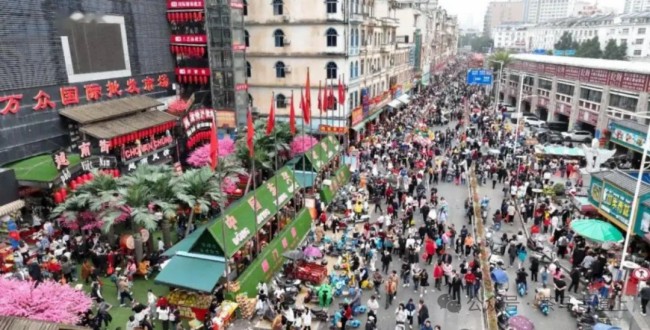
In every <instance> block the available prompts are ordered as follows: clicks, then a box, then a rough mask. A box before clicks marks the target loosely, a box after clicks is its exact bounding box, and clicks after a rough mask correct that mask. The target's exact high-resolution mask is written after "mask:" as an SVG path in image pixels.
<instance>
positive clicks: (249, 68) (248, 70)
mask: <svg viewBox="0 0 650 330" xmlns="http://www.w3.org/2000/svg"><path fill="white" fill-rule="evenodd" d="M251 75H252V69H251V62H248V61H246V77H248V78H250V77H251Z"/></svg>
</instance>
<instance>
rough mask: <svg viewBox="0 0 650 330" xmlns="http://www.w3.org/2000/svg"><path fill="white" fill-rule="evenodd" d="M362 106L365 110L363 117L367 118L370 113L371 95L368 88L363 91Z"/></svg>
mask: <svg viewBox="0 0 650 330" xmlns="http://www.w3.org/2000/svg"><path fill="white" fill-rule="evenodd" d="M361 106H362V108H363V117H364V118H365V117H367V116H368V114H369V112H370V93H369V92H368V89H367V88H362V89H361Z"/></svg>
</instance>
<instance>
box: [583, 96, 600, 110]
mask: <svg viewBox="0 0 650 330" xmlns="http://www.w3.org/2000/svg"><path fill="white" fill-rule="evenodd" d="M578 108H580V109H583V110H588V111H592V112H595V113H599V112H600V102H599V103H596V102H593V101H588V100H583V99H580V100H578Z"/></svg>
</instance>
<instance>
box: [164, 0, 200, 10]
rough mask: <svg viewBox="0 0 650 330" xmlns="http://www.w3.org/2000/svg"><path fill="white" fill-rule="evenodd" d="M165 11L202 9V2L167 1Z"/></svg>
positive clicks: (195, 0)
mask: <svg viewBox="0 0 650 330" xmlns="http://www.w3.org/2000/svg"><path fill="white" fill-rule="evenodd" d="M167 9H203V0H188V1H182V0H181V1H174V0H168V1H167Z"/></svg>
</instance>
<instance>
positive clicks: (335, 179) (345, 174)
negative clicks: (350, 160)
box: [320, 165, 351, 204]
mask: <svg viewBox="0 0 650 330" xmlns="http://www.w3.org/2000/svg"><path fill="white" fill-rule="evenodd" d="M350 176H351V173H350V168H349V167H348V165H343V166H341V168H339V169H338V170H337V171H336V173H335V174H334V175H332V176H331V177H330V178H329V180H325V181H323V186H322V188H321V191H320V197H321V200H322V201H324V202H325V203H327V204H329V203H330V202H331V201H332V200H333V199H334V196H335V195H336V192H337V191H338V190H339V189H340V188H341V187H342V186H344V185H345V184H347V183H348V181H350Z"/></svg>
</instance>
